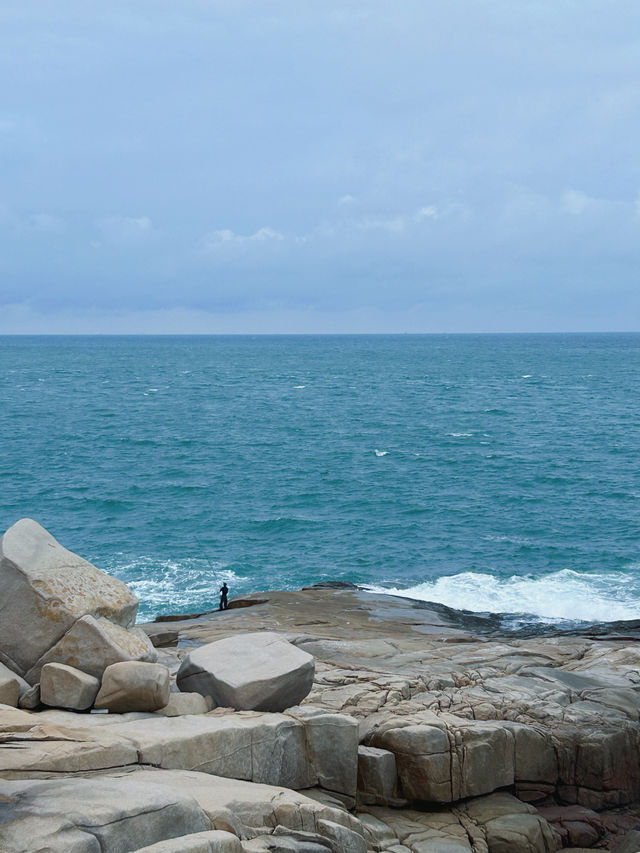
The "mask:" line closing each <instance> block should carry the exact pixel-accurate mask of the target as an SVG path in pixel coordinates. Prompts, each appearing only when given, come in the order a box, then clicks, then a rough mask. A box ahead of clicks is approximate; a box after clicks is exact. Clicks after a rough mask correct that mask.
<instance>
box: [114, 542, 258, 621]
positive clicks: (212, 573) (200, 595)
mask: <svg viewBox="0 0 640 853" xmlns="http://www.w3.org/2000/svg"><path fill="white" fill-rule="evenodd" d="M105 568H107V569H108V571H110V573H111V574H114V575H116V576H117V577H119V578H120V579H121V580H123V581H125V583H126V584H127V585H128V586H129V587H130V588H131V589H132V590H133V591H134V592H135V594H136V595H137V596H138V598H139V600H140V614H139V618H140V619H141V620H144V619H151V618H153V617H154V616H156V615H157V614H158V613H187V612H196V611H201V610H207V609H209V608H211V607H216V606H217V604H218V591H219V589H220V586H221V585H222V582H223V581H226V582H227V584H228V585H229V587H230V589H231V594H232V595H235V594H238V593H240V592H245V591H246V582H245V581H244V580H243V579H242V578H239V577H238V576H237V575H236V574H235V573H234V572H233V570H232V569H229V568H227V567H226V566H225V564H224V563H220V562H218V561H212V560H207V559H206V558H192V559H187V560H156V559H154V558H153V557H138V558H136V559H135V560H129V561H128V560H126V559H124V558H123V557H121V559H117V558H116V562H115V565H111V566H108V567H107V566H105Z"/></svg>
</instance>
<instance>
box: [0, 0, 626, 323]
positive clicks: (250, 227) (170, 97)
mask: <svg viewBox="0 0 640 853" xmlns="http://www.w3.org/2000/svg"><path fill="white" fill-rule="evenodd" d="M639 72H640V3H638V2H637V0H628V2H616V0H600V1H599V2H595V0H544V2H537V1H536V0H504V2H503V0H464V2H462V1H461V0H438V2H433V0H402V2H397V0H385V2H378V0H335V1H334V0H306V2H305V1H304V0H283V2H280V0H261V2H249V0H228V2H227V0H179V2H176V0H109V2H108V3H104V2H99V3H98V2H94V0H63V2H58V3H54V2H51V0H3V2H2V4H1V5H0V333H11V332H84V333H90V332H114V333H117V332H252V333H253V332H287V331H290V332H315V331H319V332H364V331H371V332H377V331H380V332H385V331H389V332H404V331H407V332H437V331H448V332H450V331H453V332H455V331H461V332H464V331H538V330H539V331H562V330H569V331H577V330H640V274H639V273H640V73H639Z"/></svg>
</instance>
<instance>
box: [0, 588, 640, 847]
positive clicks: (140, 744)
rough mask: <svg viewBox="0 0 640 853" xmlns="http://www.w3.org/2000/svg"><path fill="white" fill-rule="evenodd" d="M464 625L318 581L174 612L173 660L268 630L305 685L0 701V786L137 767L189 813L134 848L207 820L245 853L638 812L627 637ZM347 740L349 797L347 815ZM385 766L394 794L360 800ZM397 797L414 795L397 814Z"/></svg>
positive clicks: (473, 832)
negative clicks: (189, 702)
mask: <svg viewBox="0 0 640 853" xmlns="http://www.w3.org/2000/svg"><path fill="white" fill-rule="evenodd" d="M256 600H258V601H262V602H264V595H261V596H260V597H258V596H256ZM466 620H467V617H466V616H465V615H464V614H452V613H451V612H449V611H447V610H446V608H438V607H434V608H430V607H428V606H424V605H422V604H417V603H413V602H408V601H406V600H398V599H392V598H388V597H382V596H372V595H367V594H364V593H360V592H358V591H355V590H334V589H323V590H307V591H304V592H297V593H270V594H269V601H268V602H264V603H260V604H256V605H255V606H253V607H245V608H238V609H235V610H233V611H231V610H229V611H226V612H225V613H224V614H223V616H222V618H218V617H217V615H209V616H205V617H201V618H197V619H189V620H187V621H185V622H181V621H174V622H172V623H171V624H172V626H173V627H175V630H176V631H177V633H178V635H179V637H180V639H181V647H180V648H178V649H175V648H174V649H170V648H167V649H163V650H162V652H161V655H162V661H163V663H166V665H167V666H168V667H169V668H170V670H171V672H172V673H173V672H175V671H176V670H177V668H178V663H179V658H180V657H182V656H183V655H185V651H186V649H188V650H189V653H191V654H193V652H192V649H193V644H194V643H210V642H215V641H216V640H220V639H226V637H228V636H234V635H241V634H246V633H256V632H269V631H274V630H276V631H278V632H279V633H280V634H281V636H284V637H285V638H287V639H289V640H290V641H291V642H293V643H294V644H295V645H296V646H298V647H300V648H302V649H304V650H306V651H308V652H310V653H313V654H314V656H315V657H316V673H315V680H314V684H313V687H312V690H311V692H310V694H309V695H308V696H307V697H306V698H305V699H303V700H302V705H298V706H295V707H290V708H288V709H287V711H286V713H265V712H253V711H240V712H233V711H231V710H230V709H228V708H226V709H225V708H222V707H220V708H217V709H215V710H213V711H210V712H208V713H200V714H187V715H184V714H180V715H178V716H175V717H168V716H164V715H162V712H160V713H154V714H149V713H127V714H91V715H77V714H74V713H71V712H66V711H45V712H41V713H38V714H28V713H25V712H23V711H20V710H16V709H15V708H9V707H6V706H5V707H0V775H2V776H4V777H5V779H6V780H7V784H11V783H12V782H14V781H20V782H21V783H25V784H26V783H34V782H36V781H37V782H39V783H41V782H42V781H44V780H45V777H47V776H51V777H53V778H54V779H55V780H56V782H57V780H65V781H73V782H74V783H75V782H77V783H79V784H81V783H83V782H84V781H85V777H86V778H88V779H90V780H96V781H97V780H98V779H102V778H103V777H104V778H108V779H110V780H111V781H112V782H113V783H114V784H118V785H119V784H120V781H121V780H126V779H129V780H132V779H135V778H136V777H138V776H140V775H142V776H143V777H144V778H145V780H147V779H152V780H153V786H156V785H164V786H166V787H168V788H169V790H170V792H171V793H172V794H175V795H176V796H177V795H179V796H180V797H187V798H190V800H192V801H193V802H195V803H196V804H197V806H198V807H199V808H200V810H201V811H202V813H203V814H204V815H205V817H206V819H207V820H208V826H206V827H205V828H203V829H198V828H197V827H196V828H191V827H190V828H189V829H188V832H187V833H185V834H183V835H181V836H175V837H174V840H172V839H170V838H169V837H165V838H160V837H158V838H156V839H155V840H153V841H147V842H145V844H146V846H147V847H149V846H151V847H152V849H153V845H158V844H161V845H162V844H164V845H169V846H168V847H165V848H163V847H160V848H159V850H163V851H165V853H166V851H167V850H168V851H173V850H175V851H176V853H177V851H178V850H180V851H182V850H183V849H184V850H192V847H190V846H186V845H194V846H193V850H194V851H197V850H200V849H201V848H200V847H199V846H198V845H201V844H204V843H207V844H208V843H209V840H208V839H206V834H207V833H209V832H212V831H221V832H226V833H228V834H230V835H231V836H232V837H231V839H229V838H226V839H224V841H225V843H230V844H234V845H235V848H232V849H237V842H238V843H240V845H241V848H242V850H243V851H244V853H260V851H271V853H274V851H275V853H278V851H293V853H296V851H297V853H327V851H331V853H343V851H345V850H351V851H352V852H353V851H358V853H364V851H367V853H443V851H446V853H462V851H464V853H506V851H509V852H510V853H553V851H556V850H557V849H559V847H560V845H561V844H564V845H567V849H569V845H571V847H572V849H574V850H575V849H578V848H586V847H591V846H592V845H593V844H597V845H598V849H600V850H607V849H612V848H613V845H614V844H615V843H616V841H617V840H620V842H621V841H622V838H623V836H624V833H625V832H629V831H630V830H631V831H635V830H636V827H637V826H638V825H639V823H640V820H639V818H638V817H637V816H636V812H637V811H638V809H639V807H640V803H639V789H640V762H639V761H638V757H639V755H640V740H639V727H640V722H639V719H640V692H639V691H640V644H638V642H637V639H636V635H637V633H638V632H637V631H636V629H635V628H634V627H633V626H629V627H628V629H627V630H626V631H625V633H624V634H622V632H621V629H620V628H619V627H618V628H617V629H616V631H615V632H613V633H610V634H609V635H607V634H606V631H605V630H604V629H599V631H598V632H597V634H594V635H593V636H577V635H576V636H572V635H568V634H565V635H553V634H552V633H549V634H548V635H546V636H528V637H525V636H522V635H518V634H516V633H509V632H506V633H504V632H501V629H499V624H498V623H497V620H491V619H483V618H482V617H476V616H474V617H470V618H469V621H468V622H467V621H466ZM634 631H636V633H634ZM182 644H184V646H182ZM185 647H186V648H185ZM181 695H183V694H176V693H173V694H171V697H170V703H171V701H172V699H173V697H175V701H179V699H180V697H181ZM200 707H202V706H200ZM358 744H360V750H359V751H360V758H361V772H360V784H359V788H360V793H359V795H358V801H357V805H356V812H355V814H349V813H348V811H346V808H351V807H353V805H354V803H355V802H356V798H355V793H356V778H357V777H356V773H357V755H358ZM363 759H364V761H363ZM367 762H368V766H367ZM394 764H395V771H394V770H393V769H392V768H393V766H394ZM114 767H121V768H123V769H122V770H120V771H114V769H113V768H114ZM154 767H159V768H161V769H157V770H156V769H151V768H154ZM72 773H76V774H80V775H79V776H78V778H75V777H70V775H69V774H72ZM220 777H224V778H220ZM236 780H238V781H236ZM242 780H246V781H242ZM392 780H393V782H394V786H395V787H394V790H393V794H392V796H391V798H390V799H389V800H388V802H389V803H390V804H391V805H393V806H394V808H389V807H386V806H383V805H378V804H374V800H375V801H377V803H382V802H384V796H385V794H384V793H382V794H381V792H386V793H388V792H389V790H390V786H391V782H392ZM274 785H275V786H278V787H275V788H274V787H272V786H274ZM282 786H285V787H282ZM144 787H145V788H148V787H149V783H146V782H145V786H144ZM294 788H295V789H304V794H302V793H296V792H295V791H294V790H292V789H294ZM505 788H506V789H507V790H508V791H509V793H505V790H504V789H505ZM286 789H289V790H286ZM373 792H375V793H373ZM514 793H515V794H516V795H517V796H513V794H514ZM403 798H404V799H405V800H410V801H413V802H412V803H407V804H406V805H405V806H404V807H402V808H398V807H397V806H399V805H401V804H402V802H403ZM50 802H51V803H52V804H53V803H54V799H53V796H52V797H51V800H50ZM2 803H3V801H2V799H1V797H0V810H1V808H2ZM345 807H346V808H345ZM57 808H58V806H57V804H56V805H52V811H54V812H55V809H57ZM12 820H13V818H12ZM117 822H118V820H117V819H116V820H115V823H117ZM74 826H75V828H76V829H77V828H78V824H75V825H74ZM83 827H84V823H83ZM69 829H70V827H69V826H67V825H66V824H65V828H64V831H67V830H69ZM82 831H83V832H84V829H83V830H82ZM203 834H204V835H203ZM233 836H235V839H234V838H233ZM175 838H179V839H180V840H179V841H176V840H175ZM93 841H95V838H94V839H93ZM82 843H83V844H84V837H83V841H82ZM92 843H93V842H92ZM182 843H183V844H184V847H180V846H179V845H180V844H182ZM629 843H632V842H631V841H630V842H629ZM172 845H173V846H172ZM144 846H145V845H142V844H141V845H140V846H139V847H137V848H129V849H138V850H139V849H140V847H142V849H144ZM2 849H3V847H2V837H1V836H0V850H2ZM69 849H70V850H72V849H73V853H78V850H83V849H85V848H82V847H78V848H77V849H75V848H69ZM86 849H87V851H88V853H89V851H91V853H94V849H95V851H96V853H97V851H98V848H97V847H95V848H92V847H87V848H86ZM102 849H103V853H115V851H116V850H118V853H120V850H119V848H117V847H112V848H111V847H109V845H108V844H107V845H106V846H105V847H104V848H102ZM202 849H203V850H204V851H206V853H210V851H209V850H208V848H207V847H203V848H202ZM154 853H157V851H154ZM634 853H635V851H634Z"/></svg>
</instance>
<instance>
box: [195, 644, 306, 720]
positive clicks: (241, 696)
mask: <svg viewBox="0 0 640 853" xmlns="http://www.w3.org/2000/svg"><path fill="white" fill-rule="evenodd" d="M313 673H314V661H313V657H312V656H311V655H309V654H307V653H306V652H303V651H302V650H301V649H298V648H296V646H293V645H292V644H291V643H289V642H287V641H286V640H285V639H284V638H283V637H281V636H280V635H278V634H275V633H273V632H270V631H264V632H261V633H257V634H244V635H238V636H235V637H228V638H227V639H224V640H218V641H217V642H215V643H209V644H208V645H206V646H201V647H200V648H198V649H195V650H194V651H192V652H190V653H189V654H188V655H187V656H186V657H185V659H184V661H183V662H182V665H181V667H180V670H179V671H178V685H179V687H180V689H181V690H183V691H185V692H196V693H201V694H202V695H203V696H210V697H211V698H212V699H213V701H214V702H215V703H216V704H217V705H219V706H222V707H227V708H235V709H236V710H244V711H248V710H256V711H284V710H285V709H286V708H290V707H293V706H295V705H298V704H299V703H300V702H301V701H302V700H303V699H304V698H305V697H306V696H307V694H308V693H309V690H310V689H311V685H312V684H313Z"/></svg>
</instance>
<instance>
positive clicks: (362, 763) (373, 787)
mask: <svg viewBox="0 0 640 853" xmlns="http://www.w3.org/2000/svg"><path fill="white" fill-rule="evenodd" d="M397 778H398V771H397V766H396V757H395V755H394V754H393V752H389V751H388V750H386V749H376V748H375V747H372V746H360V747H358V791H359V792H360V796H361V798H362V800H363V801H364V802H365V803H369V804H376V803H377V804H378V805H383V806H386V805H387V803H388V802H389V801H390V800H392V799H393V798H394V794H395V789H396V780H397Z"/></svg>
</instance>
